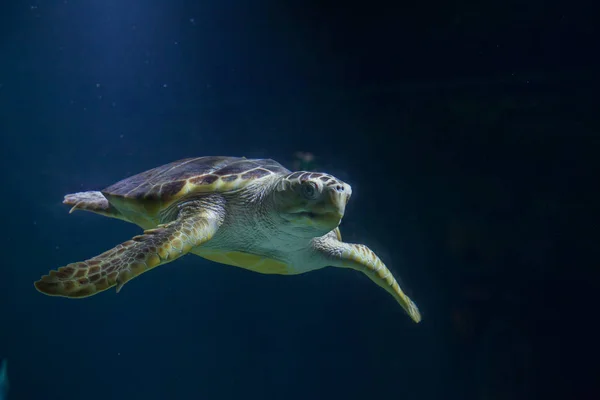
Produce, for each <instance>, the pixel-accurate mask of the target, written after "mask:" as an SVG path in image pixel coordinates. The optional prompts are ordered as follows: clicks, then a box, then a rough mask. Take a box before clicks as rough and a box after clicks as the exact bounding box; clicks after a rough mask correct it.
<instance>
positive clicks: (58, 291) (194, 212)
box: [35, 208, 220, 297]
mask: <svg viewBox="0 0 600 400" xmlns="http://www.w3.org/2000/svg"><path fill="white" fill-rule="evenodd" d="M219 225H220V218H219V215H218V213H217V212H215V211H210V210H205V209H197V208H194V209H183V210H182V211H181V212H180V214H179V217H178V218H177V219H176V220H174V221H172V222H170V223H168V224H165V225H160V226H159V227H158V228H156V229H150V230H147V231H144V233H143V234H142V235H140V236H136V237H134V238H133V239H131V240H129V241H127V242H125V243H121V244H120V245H118V246H116V247H115V248H113V249H111V250H108V251H106V252H104V253H102V254H100V255H99V256H96V257H94V258H91V259H89V260H86V261H82V262H77V263H73V264H68V265H66V266H64V267H61V268H59V269H58V270H56V271H50V274H49V275H45V276H43V277H42V278H41V279H40V280H39V281H37V282H35V287H36V289H37V290H39V291H40V292H42V293H44V294H47V295H50V296H62V297H88V296H92V295H94V294H96V293H99V292H102V291H104V290H106V289H108V288H110V287H113V286H115V285H116V286H117V293H118V292H119V290H121V288H122V287H123V285H124V284H125V283H126V282H127V281H129V280H130V279H133V278H135V277H136V276H138V275H140V274H142V273H144V272H146V271H148V270H150V269H152V268H155V267H157V266H159V265H162V264H166V263H168V262H171V261H173V260H175V259H177V258H179V257H181V256H183V255H184V254H186V253H188V252H189V251H190V250H191V249H192V248H193V247H196V246H199V245H201V244H202V243H205V242H207V241H208V240H210V239H211V238H212V237H213V235H214V234H215V232H216V231H217V229H218V227H219Z"/></svg>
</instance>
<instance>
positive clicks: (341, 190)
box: [335, 185, 344, 192]
mask: <svg viewBox="0 0 600 400" xmlns="http://www.w3.org/2000/svg"><path fill="white" fill-rule="evenodd" d="M335 189H336V190H337V191H338V192H343V191H344V187H343V186H342V185H337V186H336V187H335Z"/></svg>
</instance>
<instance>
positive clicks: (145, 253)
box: [35, 157, 421, 322]
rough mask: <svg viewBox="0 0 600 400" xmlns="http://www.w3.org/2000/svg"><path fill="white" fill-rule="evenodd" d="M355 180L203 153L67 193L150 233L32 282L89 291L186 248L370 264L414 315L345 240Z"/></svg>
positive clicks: (280, 267) (268, 263)
mask: <svg viewBox="0 0 600 400" xmlns="http://www.w3.org/2000/svg"><path fill="white" fill-rule="evenodd" d="M351 194H352V189H351V187H350V185H348V184H347V183H344V182H342V181H341V180H339V179H337V178H335V177H333V176H331V175H329V174H325V173H317V172H306V171H298V172H291V171H289V170H287V169H286V168H284V167H283V166H282V165H280V164H279V163H277V162H275V161H273V160H270V159H246V158H244V157H198V158H187V159H183V160H179V161H175V162H172V163H170V164H166V165H163V166H160V167H157V168H154V169H151V170H149V171H146V172H142V173H140V174H137V175H134V176H131V177H129V178H126V179H124V180H122V181H120V182H117V183H115V184H114V185H112V186H109V187H108V188H106V189H104V190H103V191H101V192H98V191H88V192H80V193H73V194H68V195H66V196H65V198H64V201H63V203H65V204H68V205H71V206H73V207H72V208H71V211H70V212H72V211H74V210H86V211H91V212H94V213H97V214H101V215H104V216H108V217H112V218H119V219H122V220H125V221H128V222H132V223H134V224H136V225H138V226H140V227H141V228H143V229H144V233H143V234H142V235H139V236H135V237H134V238H132V239H131V240H128V241H126V242H124V243H121V244H119V245H117V246H116V247H114V248H113V249H111V250H108V251H106V252H104V253H102V254H100V255H98V256H96V257H94V258H90V259H89V260H86V261H81V262H76V263H72V264H68V265H66V266H64V267H61V268H58V270H55V271H50V273H49V275H45V276H43V277H42V278H41V279H40V280H39V281H37V282H35V287H36V288H37V290H38V291H40V292H42V293H45V294H47V295H50V296H63V297H71V298H78V297H87V296H91V295H94V294H96V293H99V292H102V291H104V290H106V289H108V288H110V287H113V286H116V290H117V293H118V292H119V291H120V290H121V289H122V288H123V285H124V284H125V283H127V282H128V281H129V280H130V279H133V278H135V277H136V276H138V275H140V274H142V273H144V272H146V271H148V270H150V269H152V268H154V267H157V266H159V265H163V264H166V263H168V262H171V261H173V260H175V259H177V258H179V257H181V256H183V255H185V254H187V253H192V254H195V255H198V256H201V257H204V258H206V259H208V260H212V261H216V262H219V263H223V264H228V265H233V266H237V267H241V268H246V269H249V270H252V271H255V272H260V273H265V274H283V275H294V274H300V273H303V272H308V271H312V270H316V269H320V268H323V267H326V266H336V267H342V268H351V269H355V270H358V271H362V272H364V273H365V274H366V275H367V276H368V277H369V278H371V280H373V281H374V282H375V283H377V284H378V285H379V286H381V287H383V288H384V289H386V290H387V291H388V292H389V293H390V294H392V296H394V298H395V299H396V300H397V301H398V302H399V303H400V305H401V306H402V307H403V308H404V310H405V311H406V312H407V313H408V315H409V316H410V317H411V318H412V319H413V320H414V321H415V322H419V321H420V320H421V315H420V313H419V310H418V308H417V306H416V305H415V304H414V303H413V302H412V301H411V300H410V299H409V298H408V296H406V294H404V292H403V291H402V289H400V287H399V285H398V283H397V282H396V279H395V278H394V277H393V276H392V274H391V272H390V271H389V270H388V268H387V267H386V266H385V265H384V263H383V262H382V261H381V260H380V259H379V258H378V257H377V256H376V255H375V253H373V252H372V251H371V250H370V249H369V248H368V247H366V246H364V245H362V244H351V243H344V242H342V238H341V234H340V230H339V228H338V225H339V224H340V222H341V219H342V217H343V216H344V211H345V208H346V204H347V203H348V200H349V199H350V196H351Z"/></svg>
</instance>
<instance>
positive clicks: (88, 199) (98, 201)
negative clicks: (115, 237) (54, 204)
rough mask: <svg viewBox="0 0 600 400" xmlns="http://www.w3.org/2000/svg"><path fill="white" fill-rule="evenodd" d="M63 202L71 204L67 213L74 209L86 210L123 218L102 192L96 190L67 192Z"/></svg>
mask: <svg viewBox="0 0 600 400" xmlns="http://www.w3.org/2000/svg"><path fill="white" fill-rule="evenodd" d="M63 204H67V205H69V206H73V207H72V208H71V210H69V214H70V213H72V212H73V211H75V210H86V211H91V212H94V213H96V214H100V215H104V216H106V217H112V218H119V219H125V218H123V216H122V215H121V213H120V212H119V211H118V210H117V209H116V208H114V207H113V206H112V205H111V204H110V203H109V202H108V200H107V199H106V197H104V195H103V194H102V193H100V192H96V191H91V192H79V193H71V194H68V195H66V196H65V199H64V200H63Z"/></svg>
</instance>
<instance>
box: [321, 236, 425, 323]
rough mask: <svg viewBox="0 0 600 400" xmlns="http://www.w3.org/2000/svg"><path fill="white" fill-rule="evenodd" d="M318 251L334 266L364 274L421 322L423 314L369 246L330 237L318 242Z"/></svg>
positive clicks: (416, 320)
mask: <svg viewBox="0 0 600 400" xmlns="http://www.w3.org/2000/svg"><path fill="white" fill-rule="evenodd" d="M317 249H318V250H319V251H321V252H322V253H323V254H324V255H325V256H326V257H327V259H328V260H329V261H330V262H331V264H332V265H333V266H336V267H342V268H351V269H354V270H357V271H360V272H363V273H364V274H365V275H367V276H368V277H369V278H370V279H371V280H372V281H373V282H375V283H376V284H377V285H379V286H381V287H382V288H384V289H385V290H386V291H387V292H388V293H390V294H391V295H392V296H394V298H395V299H396V301H398V303H400V305H401V306H402V308H404V310H405V311H406V313H407V314H408V315H409V316H410V318H411V319H412V320H413V321H415V322H420V321H421V313H420V312H419V309H418V308H417V305H416V304H415V303H414V302H413V301H412V300H411V299H410V298H409V297H408V296H407V295H406V294H405V293H404V292H403V291H402V289H401V288H400V285H398V282H397V281H396V278H394V276H393V275H392V273H391V272H390V270H389V269H388V268H387V267H386V266H385V264H384V263H383V261H381V260H380V259H379V257H377V255H376V254H375V253H373V251H372V250H371V249H369V248H368V247H367V246H365V245H362V244H353V243H344V242H341V241H339V240H337V239H336V238H335V237H334V235H329V236H328V237H327V239H325V240H322V241H319V242H317Z"/></svg>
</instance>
